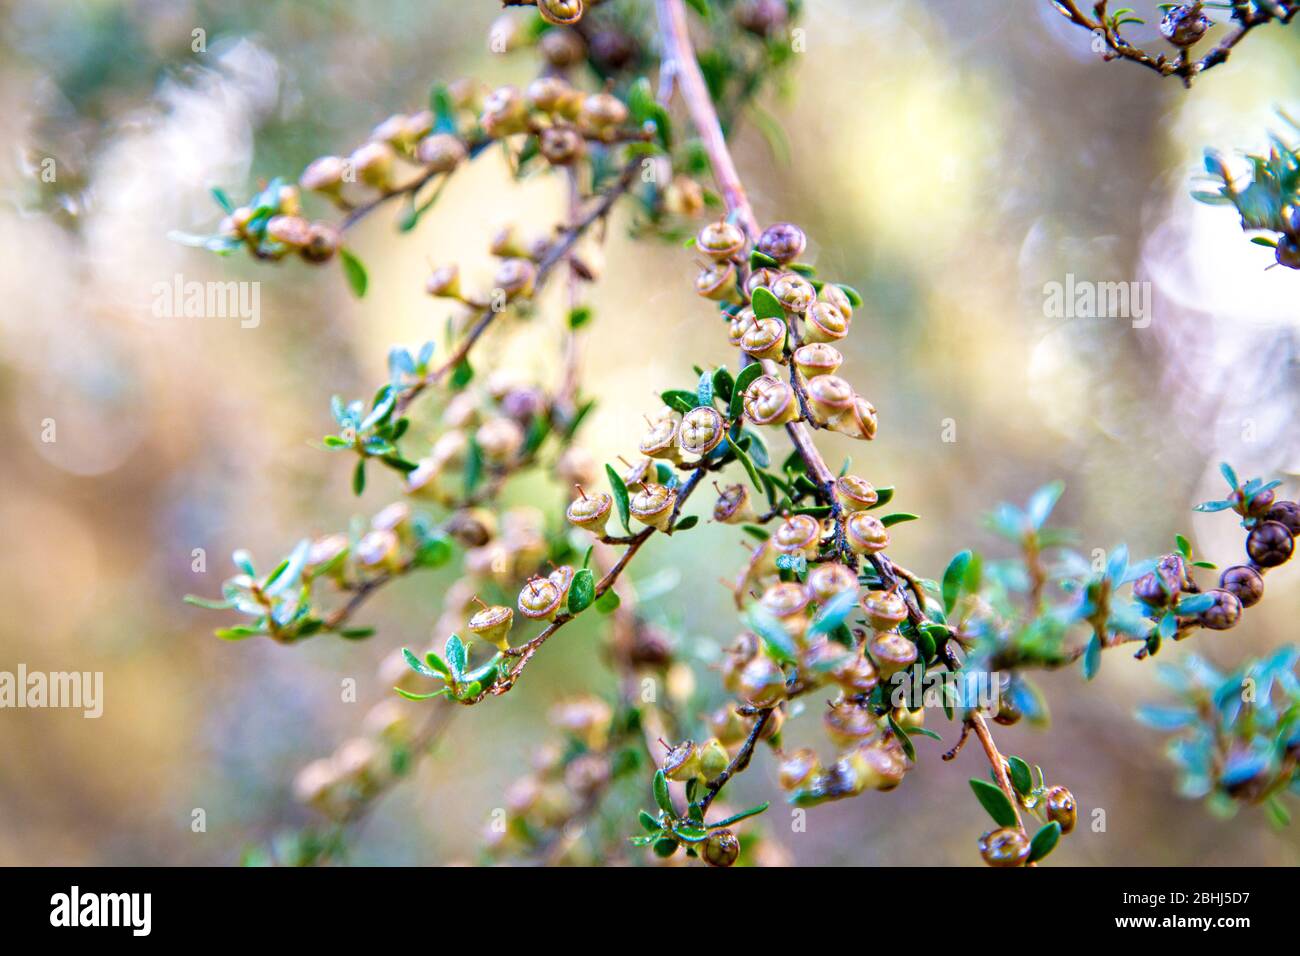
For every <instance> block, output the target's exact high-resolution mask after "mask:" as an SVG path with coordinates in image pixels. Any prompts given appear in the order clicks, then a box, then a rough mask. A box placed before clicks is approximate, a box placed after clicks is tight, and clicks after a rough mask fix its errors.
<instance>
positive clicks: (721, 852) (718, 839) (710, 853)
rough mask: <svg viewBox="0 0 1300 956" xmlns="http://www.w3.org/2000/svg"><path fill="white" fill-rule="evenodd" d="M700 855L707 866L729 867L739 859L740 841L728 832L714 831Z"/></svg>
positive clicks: (724, 830) (705, 842)
mask: <svg viewBox="0 0 1300 956" xmlns="http://www.w3.org/2000/svg"><path fill="white" fill-rule="evenodd" d="M700 855H701V856H702V857H704V862H705V863H707V864H709V866H731V865H732V864H734V863H735V862H736V860H738V859H739V858H740V841H739V840H737V839H736V834H734V833H732V832H731V831H730V830H726V829H723V830H714V831H713V832H712V833H710V834H709V838H708V839H707V840H705V841H704V850H703V852H702V853H701V854H700Z"/></svg>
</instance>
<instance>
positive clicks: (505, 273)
mask: <svg viewBox="0 0 1300 956" xmlns="http://www.w3.org/2000/svg"><path fill="white" fill-rule="evenodd" d="M492 281H493V283H494V284H495V286H496V288H498V289H500V290H501V291H502V292H504V293H505V294H506V299H507V300H509V301H513V300H514V299H520V298H527V297H528V296H530V295H532V294H533V287H534V286H535V285H536V283H537V266H536V265H535V264H534V263H533V262H532V261H531V260H529V259H506V260H505V261H504V262H502V263H501V265H499V266H497V271H496V275H495V276H494V277H493V279H492Z"/></svg>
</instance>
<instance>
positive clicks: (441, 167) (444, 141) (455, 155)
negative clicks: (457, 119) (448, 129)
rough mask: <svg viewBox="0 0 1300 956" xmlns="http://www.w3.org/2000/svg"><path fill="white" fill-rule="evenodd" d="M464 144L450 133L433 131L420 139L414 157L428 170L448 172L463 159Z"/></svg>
mask: <svg viewBox="0 0 1300 956" xmlns="http://www.w3.org/2000/svg"><path fill="white" fill-rule="evenodd" d="M465 155H466V154H465V144H464V143H462V142H461V141H460V140H459V139H457V138H456V137H455V136H452V135H451V134H450V133H434V134H433V135H432V136H426V137H425V138H424V139H422V140H420V144H419V145H418V146H417V147H416V148H415V158H416V159H417V160H419V161H420V162H421V163H422V164H423V165H424V166H425V167H426V168H427V169H428V170H429V171H430V172H434V173H449V172H451V171H452V170H453V169H455V168H456V167H457V166H459V165H460V164H461V163H462V162H464V160H465Z"/></svg>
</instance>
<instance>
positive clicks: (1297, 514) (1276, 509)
mask: <svg viewBox="0 0 1300 956" xmlns="http://www.w3.org/2000/svg"><path fill="white" fill-rule="evenodd" d="M1264 518H1265V520H1267V521H1276V522H1277V523H1278V524H1282V525H1286V529H1287V530H1288V531H1290V532H1291V535H1292V536H1293V537H1294V536H1295V535H1297V534H1300V505H1297V504H1296V503H1295V502H1294V501H1279V502H1277V503H1276V504H1274V505H1273V507H1272V508H1270V509H1269V512H1268V514H1266V515H1265V516H1264Z"/></svg>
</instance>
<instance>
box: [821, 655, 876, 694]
mask: <svg viewBox="0 0 1300 956" xmlns="http://www.w3.org/2000/svg"><path fill="white" fill-rule="evenodd" d="M831 679H832V680H834V681H835V683H836V684H838V685H839V686H840V687H841V688H843V690H844V692H845V693H846V694H869V693H871V691H872V690H874V689H875V687H876V684H878V683H879V682H880V675H879V674H878V673H877V671H876V665H875V664H873V663H872V662H871V658H869V657H867V656H866V654H865V653H863V652H862V651H859V652H858V653H857V654H854V655H853V656H852V657H850V658H849V659H848V660H847V661H845V662H844V663H843V664H841V665H840V666H839V667H837V668H835V669H834V670H833V671H831Z"/></svg>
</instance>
